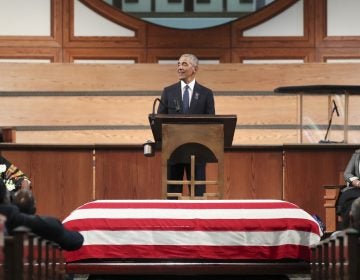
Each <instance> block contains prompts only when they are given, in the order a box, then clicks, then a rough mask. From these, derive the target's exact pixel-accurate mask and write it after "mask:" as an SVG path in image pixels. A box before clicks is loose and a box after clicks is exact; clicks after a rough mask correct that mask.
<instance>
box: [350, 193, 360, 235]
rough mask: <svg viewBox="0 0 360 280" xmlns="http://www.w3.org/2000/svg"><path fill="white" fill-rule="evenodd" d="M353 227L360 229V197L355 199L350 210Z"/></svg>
mask: <svg viewBox="0 0 360 280" xmlns="http://www.w3.org/2000/svg"><path fill="white" fill-rule="evenodd" d="M350 216H351V222H352V225H351V226H352V227H353V228H355V229H357V230H360V197H358V198H357V199H355V200H354V202H353V203H352V204H351V210H350Z"/></svg>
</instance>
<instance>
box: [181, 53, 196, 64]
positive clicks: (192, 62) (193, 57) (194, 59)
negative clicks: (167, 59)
mask: <svg viewBox="0 0 360 280" xmlns="http://www.w3.org/2000/svg"><path fill="white" fill-rule="evenodd" d="M184 56H185V57H187V58H189V59H190V62H191V64H192V65H193V66H196V67H197V66H198V65H199V59H198V58H197V57H196V56H195V55H193V54H190V53H185V54H182V55H181V57H184Z"/></svg>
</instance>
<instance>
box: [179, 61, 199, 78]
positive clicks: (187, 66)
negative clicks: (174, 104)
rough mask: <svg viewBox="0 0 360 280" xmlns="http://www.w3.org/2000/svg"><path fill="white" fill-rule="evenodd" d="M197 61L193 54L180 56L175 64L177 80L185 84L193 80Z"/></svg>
mask: <svg viewBox="0 0 360 280" xmlns="http://www.w3.org/2000/svg"><path fill="white" fill-rule="evenodd" d="M198 65H199V60H198V59H197V57H196V56H195V55H193V54H183V55H181V56H180V58H179V61H178V64H177V73H178V76H179V80H182V81H184V82H185V83H186V84H188V83H190V82H191V81H192V80H194V79H195V75H196V72H197V70H198Z"/></svg>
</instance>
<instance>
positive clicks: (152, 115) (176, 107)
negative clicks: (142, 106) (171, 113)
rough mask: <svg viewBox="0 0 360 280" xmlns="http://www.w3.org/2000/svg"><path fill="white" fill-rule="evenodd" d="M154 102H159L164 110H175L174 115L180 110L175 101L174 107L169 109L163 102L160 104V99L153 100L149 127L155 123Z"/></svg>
mask: <svg viewBox="0 0 360 280" xmlns="http://www.w3.org/2000/svg"><path fill="white" fill-rule="evenodd" d="M156 102H159V103H160V104H161V105H163V106H164V107H165V108H166V109H171V110H176V113H179V112H180V109H181V108H180V105H179V104H178V102H177V100H176V99H174V102H175V107H171V106H168V105H166V104H165V103H164V102H162V100H161V99H160V98H155V100H154V103H153V108H152V113H151V125H154V123H155V105H156Z"/></svg>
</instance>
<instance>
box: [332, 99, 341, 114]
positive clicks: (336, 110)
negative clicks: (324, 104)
mask: <svg viewBox="0 0 360 280" xmlns="http://www.w3.org/2000/svg"><path fill="white" fill-rule="evenodd" d="M333 103H334V110H335V112H336V115H337V116H338V117H340V114H339V110H338V107H337V106H336V102H335V100H334V99H333Z"/></svg>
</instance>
